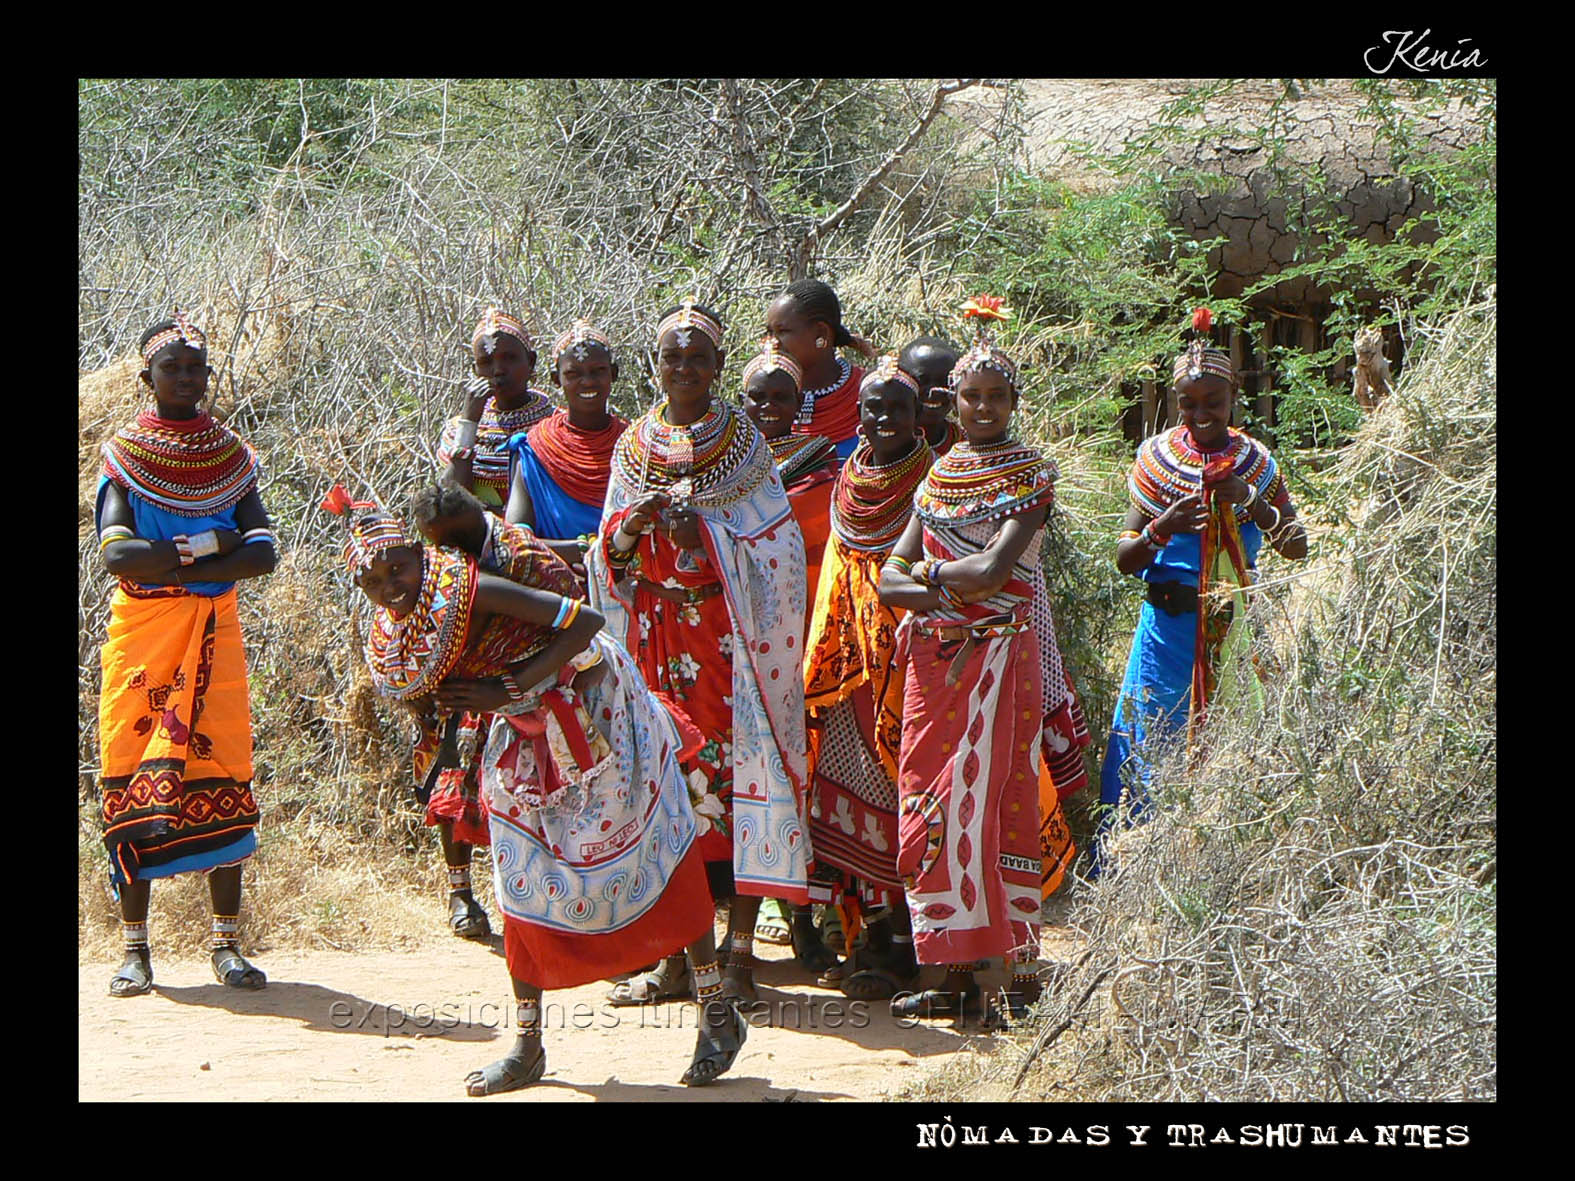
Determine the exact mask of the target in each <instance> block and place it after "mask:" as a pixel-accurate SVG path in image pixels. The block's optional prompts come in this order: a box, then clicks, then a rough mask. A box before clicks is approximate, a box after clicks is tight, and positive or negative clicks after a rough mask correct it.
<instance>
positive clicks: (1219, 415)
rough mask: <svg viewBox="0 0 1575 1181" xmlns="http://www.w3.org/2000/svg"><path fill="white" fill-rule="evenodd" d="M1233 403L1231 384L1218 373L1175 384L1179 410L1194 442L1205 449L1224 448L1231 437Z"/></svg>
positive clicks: (1191, 378)
mask: <svg viewBox="0 0 1575 1181" xmlns="http://www.w3.org/2000/svg"><path fill="white" fill-rule="evenodd" d="M1234 401H1235V399H1234V398H1233V396H1232V394H1231V385H1230V382H1228V381H1226V380H1225V379H1224V378H1223V377H1220V376H1218V375H1217V374H1213V373H1205V374H1204V375H1203V376H1202V377H1183V378H1182V379H1181V380H1180V381H1178V382H1177V383H1176V410H1177V412H1178V413H1179V414H1180V415H1181V421H1182V423H1183V425H1185V426H1186V428H1187V430H1188V432H1189V433H1191V435H1192V441H1193V442H1194V443H1196V444H1197V445H1198V446H1199V447H1202V448H1204V449H1206V450H1213V449H1215V448H1217V447H1223V446H1224V445H1225V441H1226V440H1227V439H1228V438H1229V437H1230V413H1231V409H1232V405H1233V403H1234Z"/></svg>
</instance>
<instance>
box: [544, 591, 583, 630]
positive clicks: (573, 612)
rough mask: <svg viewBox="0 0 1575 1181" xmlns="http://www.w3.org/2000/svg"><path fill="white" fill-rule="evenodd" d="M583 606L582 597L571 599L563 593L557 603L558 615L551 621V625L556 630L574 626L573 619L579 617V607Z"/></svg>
mask: <svg viewBox="0 0 1575 1181" xmlns="http://www.w3.org/2000/svg"><path fill="white" fill-rule="evenodd" d="M583 606H585V602H584V600H582V599H571V598H569V597H568V596H567V595H565V596H564V597H563V599H562V601H561V602H560V603H559V604H558V615H557V618H555V619H554V620H553V621H552V626H553V627H554V628H555V629H557V630H558V631H567V630H568V629H569V628H571V627H573V626H574V621H575V620H576V619H578V618H579V615H580V608H581V607H583Z"/></svg>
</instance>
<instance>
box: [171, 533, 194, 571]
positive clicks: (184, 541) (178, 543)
mask: <svg viewBox="0 0 1575 1181" xmlns="http://www.w3.org/2000/svg"><path fill="white" fill-rule="evenodd" d="M170 540H171V541H173V542H174V543H175V555H176V556H177V557H178V558H180V564H181V565H182V566H190V565H191V564H192V563H193V562H195V561H196V560H197V558H196V555H194V554H193V553H192V552H191V538H189V537H187V536H186V535H185V534H184V533H177V534H176V535H175V536H174V537H172V538H170Z"/></svg>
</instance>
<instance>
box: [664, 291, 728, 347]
mask: <svg viewBox="0 0 1575 1181" xmlns="http://www.w3.org/2000/svg"><path fill="white" fill-rule="evenodd" d="M675 328H676V329H677V330H678V347H679V348H681V349H686V348H688V347H689V333H690V330H691V329H694V328H698V329H700V331H701V332H704V333H705V334H706V335H707V336H709V337H710V338H711V343H712V344H714V345H715V346H716V347H717V348H721V347H722V325H720V324H719V323H717V322H716V321H715V320H713V319H712V318H711V317H710V316H708V315H706V314H705V313H704V312H702V311H700V310H699V309H698V308H696V307H695V299H694V296H692V295H691V296H689V297H687V298H686V299H685V300H684V302H683V303H682V304H681V305H680V306H679V308H678V310H677V311H676V312H673V313H672V314H670V315H668V316H666V317H665V318H664V319H663V320H662V322H661V323H660V324H658V325H657V326H656V346H657V348H660V347H661V346H662V337H664V336H666V335H667V334H668V332H670V331H671V330H673V329H675Z"/></svg>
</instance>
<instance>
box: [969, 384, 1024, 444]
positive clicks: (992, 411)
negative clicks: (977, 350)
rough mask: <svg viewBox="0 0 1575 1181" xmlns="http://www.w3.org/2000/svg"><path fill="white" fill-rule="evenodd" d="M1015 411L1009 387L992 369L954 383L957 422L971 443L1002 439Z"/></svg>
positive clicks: (1015, 404)
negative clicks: (955, 385) (955, 388)
mask: <svg viewBox="0 0 1575 1181" xmlns="http://www.w3.org/2000/svg"><path fill="white" fill-rule="evenodd" d="M1016 407H1017V394H1016V393H1015V392H1014V391H1013V390H1012V383H1011V382H1009V381H1007V380H1006V376H1005V375H1004V374H1002V373H999V372H997V371H996V370H994V369H974V370H972V371H970V372H968V373H965V374H963V376H962V378H961V379H960V380H959V381H958V382H957V421H958V423H959V424H961V426H962V429H963V434H965V435H967V436H968V441H969V442H970V443H993V442H996V441H997V440H999V439H1004V438H1005V437H1006V433H1007V431H1008V430H1009V429H1010V428H1011V424H1012V411H1013V410H1014V409H1016Z"/></svg>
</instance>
